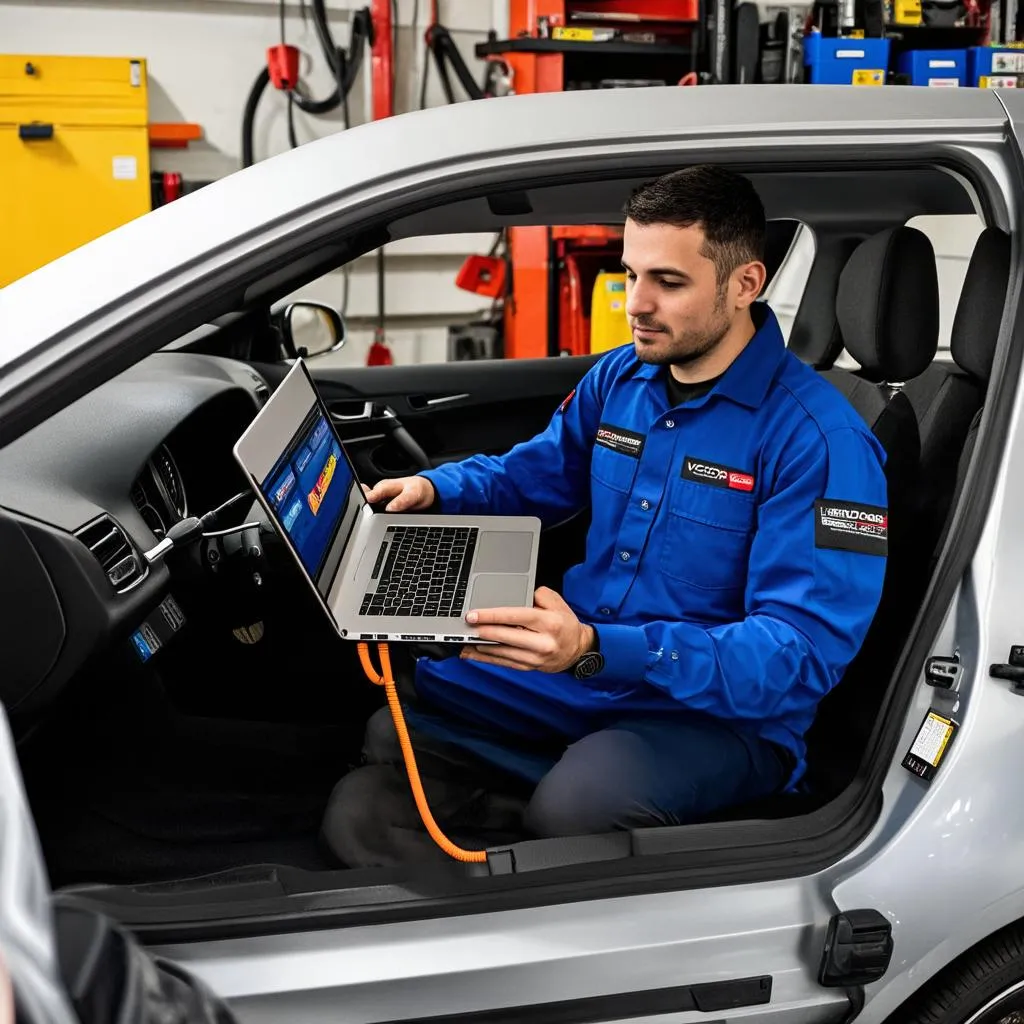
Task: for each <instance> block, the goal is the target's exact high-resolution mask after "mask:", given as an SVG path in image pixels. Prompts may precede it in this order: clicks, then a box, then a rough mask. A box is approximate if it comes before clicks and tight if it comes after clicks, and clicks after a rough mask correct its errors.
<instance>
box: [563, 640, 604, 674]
mask: <svg viewBox="0 0 1024 1024" xmlns="http://www.w3.org/2000/svg"><path fill="white" fill-rule="evenodd" d="M603 668H604V655H603V654H602V653H601V638H600V637H599V636H598V635H597V630H596V629H595V630H594V646H593V649H592V650H589V651H587V652H586V654H584V655H583V657H582V658H580V659H579V661H577V662H576V663H575V664H574V665H573V666H572V668H571V669H570V671H571V672H572V674H573V675H574V676H575V677H576V678H577V679H590V678H591V677H592V676H596V675H597V673H598V672H600V671H601V669H603Z"/></svg>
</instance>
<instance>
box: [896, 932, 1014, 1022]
mask: <svg viewBox="0 0 1024 1024" xmlns="http://www.w3.org/2000/svg"><path fill="white" fill-rule="evenodd" d="M897 1022H899V1024H1024V926H1022V925H1020V924H1014V925H1010V926H1009V927H1008V928H1004V929H1003V930H1002V931H1000V932H996V934H995V935H991V936H989V938H987V939H985V940H984V941H983V942H981V943H979V944H978V945H977V946H975V947H974V948H973V949H971V950H968V951H967V952H966V953H964V954H963V955H962V956H960V957H959V958H958V959H956V960H954V961H953V963H951V964H950V965H949V966H948V967H947V968H946V969H945V970H944V971H942V972H940V973H939V975H938V976H937V977H936V978H935V980H934V981H933V982H932V984H931V985H930V986H929V987H928V989H927V990H926V991H925V992H923V993H922V994H920V995H918V996H915V997H913V998H912V999H911V1000H910V1002H909V1003H907V1004H905V1005H904V1007H903V1008H902V1009H901V1010H900V1011H899V1012H897V1013H896V1014H894V1015H893V1016H892V1017H890V1018H889V1024H897Z"/></svg>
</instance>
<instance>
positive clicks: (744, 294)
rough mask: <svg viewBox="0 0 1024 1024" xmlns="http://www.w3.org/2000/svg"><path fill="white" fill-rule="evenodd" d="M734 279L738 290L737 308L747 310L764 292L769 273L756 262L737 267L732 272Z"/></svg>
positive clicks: (734, 284) (734, 285) (761, 264)
mask: <svg viewBox="0 0 1024 1024" xmlns="http://www.w3.org/2000/svg"><path fill="white" fill-rule="evenodd" d="M732 279H733V287H734V288H735V290H736V291H735V294H736V308H737V309H747V308H748V307H749V306H750V305H751V304H752V303H753V302H755V301H756V300H757V297H758V296H759V295H760V294H761V292H762V291H763V290H764V286H765V282H766V280H767V279H768V271H767V270H766V269H765V265H764V264H763V263H761V262H759V261H757V260H755V261H753V262H752V263H744V264H743V265H742V266H740V267H737V268H736V269H735V270H734V271H733V272H732Z"/></svg>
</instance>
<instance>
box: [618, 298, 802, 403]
mask: <svg viewBox="0 0 1024 1024" xmlns="http://www.w3.org/2000/svg"><path fill="white" fill-rule="evenodd" d="M750 313H751V316H752V318H753V320H754V324H755V326H756V327H757V333H756V334H755V335H754V336H753V338H751V339H750V341H749V343H748V344H747V347H746V348H745V349H744V350H743V351H742V352H741V353H740V354H739V355H738V356H737V357H736V358H735V359H734V360H733V362H732V364H731V365H730V367H729V369H728V370H726V371H725V373H724V374H723V376H722V379H721V380H720V381H719V382H718V383H717V384H716V385H715V387H714V388H713V389H712V390H711V392H710V393H709V396H710V395H723V396H724V397H725V398H729V399H732V401H734V402H738V403H739V404H740V405H745V406H748V407H749V408H751V409H756V408H758V407H759V406H760V405H761V403H762V402H763V401H764V399H765V396H766V395H767V394H768V388H769V387H770V386H771V383H772V381H773V380H774V379H775V374H776V372H777V371H778V368H779V364H780V363H781V362H782V357H783V356H784V355H785V354H786V343H785V341H783V338H782V330H781V328H780V327H779V322H778V320H776V318H775V314H774V313H773V312H772V310H771V307H770V306H768V304H767V303H764V302H758V303H755V304H754V306H752V307H751V310H750ZM667 372H668V371H667V370H666V369H665V368H664V367H663V366H656V365H654V364H653V363H641V364H640V366H639V368H638V369H637V370H636V372H635V373H634V374H633V379H634V380H655V379H656V378H658V377H660V376H661V374H662V373H667ZM709 396H705V397H709ZM694 404H698V403H697V402H695V403H694Z"/></svg>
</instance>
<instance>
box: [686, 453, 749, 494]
mask: <svg viewBox="0 0 1024 1024" xmlns="http://www.w3.org/2000/svg"><path fill="white" fill-rule="evenodd" d="M682 475H683V479H684V480H694V481H696V482H697V483H699V484H710V485H711V486H712V487H725V488H727V489H728V490H730V491H746V492H747V493H748V494H749V493H750V492H751V491H752V490H753V489H754V476H753V474H752V473H744V472H743V470H741V469H732V468H730V467H729V466H720V465H718V463H716V462H708V461H707V460H706V459H695V458H693V456H691V455H687V456H686V458H685V459H683V474H682Z"/></svg>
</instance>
